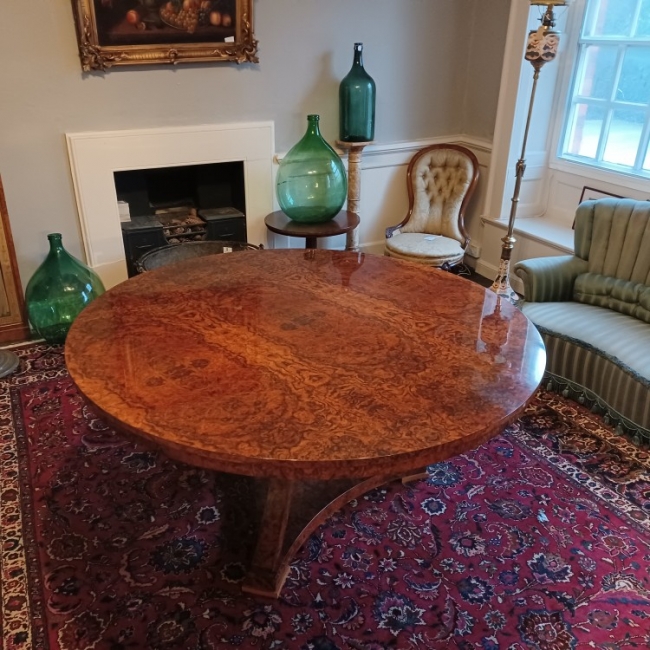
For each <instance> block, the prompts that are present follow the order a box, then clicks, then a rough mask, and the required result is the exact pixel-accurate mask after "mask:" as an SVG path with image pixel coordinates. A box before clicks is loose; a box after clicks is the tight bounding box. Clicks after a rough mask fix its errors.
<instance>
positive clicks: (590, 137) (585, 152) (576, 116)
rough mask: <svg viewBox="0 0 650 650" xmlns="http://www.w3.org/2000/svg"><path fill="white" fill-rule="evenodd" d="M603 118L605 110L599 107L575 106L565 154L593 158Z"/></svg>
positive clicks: (596, 149)
mask: <svg viewBox="0 0 650 650" xmlns="http://www.w3.org/2000/svg"><path fill="white" fill-rule="evenodd" d="M604 118H605V110H604V109H603V108H601V107H600V106H587V105H586V104H576V105H575V106H574V107H573V113H572V115H571V121H570V128H569V134H568V138H567V142H566V145H565V148H566V152H567V153H569V154H571V155H573V156H586V157H587V158H595V157H596V154H597V152H598V140H599V139H600V131H601V129H602V126H603V119H604Z"/></svg>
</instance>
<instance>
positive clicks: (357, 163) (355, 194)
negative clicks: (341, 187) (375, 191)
mask: <svg viewBox="0 0 650 650" xmlns="http://www.w3.org/2000/svg"><path fill="white" fill-rule="evenodd" d="M336 144H337V146H338V147H340V148H341V149H343V150H344V151H347V154H348V206H347V208H348V211H349V212H354V213H355V214H359V204H360V203H361V155H362V153H363V149H364V147H367V146H368V145H369V144H372V142H370V141H369V142H343V141H342V140H337V141H336ZM346 237H347V239H346V244H345V250H346V251H358V250H359V228H358V227H357V228H355V229H354V230H352V231H350V232H349V233H347V235H346Z"/></svg>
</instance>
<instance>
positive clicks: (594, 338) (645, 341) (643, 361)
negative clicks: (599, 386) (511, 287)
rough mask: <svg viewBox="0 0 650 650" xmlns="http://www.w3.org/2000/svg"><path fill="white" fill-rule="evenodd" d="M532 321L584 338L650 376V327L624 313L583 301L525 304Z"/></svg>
mask: <svg viewBox="0 0 650 650" xmlns="http://www.w3.org/2000/svg"><path fill="white" fill-rule="evenodd" d="M522 311H523V312H524V314H526V316H528V318H530V320H532V321H533V323H535V325H538V326H540V327H542V328H544V329H546V330H548V331H550V332H556V333H557V334H558V335H560V336H564V337H568V338H571V339H575V340H578V341H582V342H583V343H584V344H586V345H587V346H592V347H593V348H595V349H597V350H599V351H600V352H602V353H603V354H605V355H606V356H609V357H611V358H614V359H616V360H617V362H618V363H619V364H621V365H623V366H625V367H627V368H629V369H630V370H631V371H632V372H633V373H635V374H636V375H638V376H640V377H643V378H645V379H646V380H648V379H650V327H648V325H647V323H644V322H643V321H641V320H639V319H637V318H631V317H630V316H626V315H625V314H622V313H620V312H616V311H612V310H611V309H606V308H603V307H596V306H594V305H586V304H583V303H579V302H534V303H524V304H523V306H522Z"/></svg>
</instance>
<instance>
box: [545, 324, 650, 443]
mask: <svg viewBox="0 0 650 650" xmlns="http://www.w3.org/2000/svg"><path fill="white" fill-rule="evenodd" d="M537 328H538V329H539V331H540V334H541V335H542V338H543V339H544V344H545V345H546V373H545V381H546V384H547V388H549V389H551V390H556V391H558V392H561V393H563V394H564V395H565V396H566V397H571V398H573V399H576V400H577V401H579V402H581V403H584V404H587V405H588V406H590V407H591V408H592V410H594V411H601V412H602V413H604V415H605V418H606V419H607V420H608V421H609V422H610V423H611V424H613V425H614V426H616V428H617V429H618V431H619V432H620V433H622V434H626V435H628V436H630V437H631V438H632V439H633V440H634V441H635V442H636V443H637V444H643V445H649V444H650V381H648V379H646V378H644V377H642V376H640V375H638V374H637V373H635V372H634V371H632V370H631V369H630V368H626V367H625V366H623V365H621V363H620V361H618V360H617V359H615V358H613V357H610V356H609V355H607V354H605V353H603V352H602V351H601V350H598V349H596V348H594V347H593V346H589V345H586V344H585V343H583V342H582V341H579V340H577V339H573V338H570V337H567V336H563V335H561V334H558V333H556V332H552V331H549V330H547V329H546V328H544V327H540V326H539V325H537Z"/></svg>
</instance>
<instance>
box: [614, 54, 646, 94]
mask: <svg viewBox="0 0 650 650" xmlns="http://www.w3.org/2000/svg"><path fill="white" fill-rule="evenodd" d="M616 100H617V101H621V102H632V103H635V104H647V103H648V102H649V101H650V47H628V48H627V51H626V52H625V58H624V59H623V68H622V70H621V78H620V80H619V83H618V88H617V89H616Z"/></svg>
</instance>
